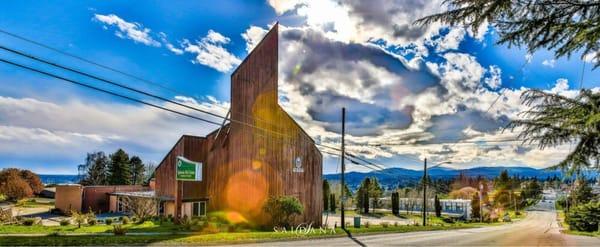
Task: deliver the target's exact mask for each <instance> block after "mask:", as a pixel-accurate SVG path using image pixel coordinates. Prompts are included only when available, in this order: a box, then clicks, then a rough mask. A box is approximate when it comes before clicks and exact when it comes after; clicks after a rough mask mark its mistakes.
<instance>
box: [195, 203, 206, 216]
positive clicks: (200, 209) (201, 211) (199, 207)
mask: <svg viewBox="0 0 600 247" xmlns="http://www.w3.org/2000/svg"><path fill="white" fill-rule="evenodd" d="M192 216H194V217H197V216H206V202H193V203H192Z"/></svg>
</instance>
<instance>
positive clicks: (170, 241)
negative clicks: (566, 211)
mask: <svg viewBox="0 0 600 247" xmlns="http://www.w3.org/2000/svg"><path fill="white" fill-rule="evenodd" d="M465 228H473V226H470V225H467V224H461V225H458V224H457V225H451V226H426V227H420V226H388V227H382V226H378V225H377V226H375V225H373V226H370V227H369V228H365V227H361V228H352V227H350V228H349V229H348V231H349V232H350V233H351V234H353V235H366V234H378V233H405V232H415V231H436V230H453V229H465ZM343 236H346V233H345V232H344V231H343V230H342V229H340V228H337V229H336V231H335V233H333V232H330V231H320V230H318V229H314V230H312V231H300V232H298V231H296V232H292V231H288V232H264V231H263V232H242V233H224V232H222V233H215V234H194V235H183V234H169V235H126V236H113V235H106V236H52V235H49V236H41V237H30V236H28V237H13V236H4V237H2V236H0V245H2V246H6V245H10V246H21V245H53V246H61V245H148V244H156V245H198V244H202V245H214V244H237V243H257V242H269V241H278V240H279V241H281V240H303V239H315V238H329V237H343Z"/></svg>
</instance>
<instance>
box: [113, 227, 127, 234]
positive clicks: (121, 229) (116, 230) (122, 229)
mask: <svg viewBox="0 0 600 247" xmlns="http://www.w3.org/2000/svg"><path fill="white" fill-rule="evenodd" d="M126 233H127V228H125V227H123V225H114V226H113V234H115V235H117V236H123V235H125V234H126Z"/></svg>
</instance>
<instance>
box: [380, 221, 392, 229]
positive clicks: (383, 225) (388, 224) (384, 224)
mask: <svg viewBox="0 0 600 247" xmlns="http://www.w3.org/2000/svg"><path fill="white" fill-rule="evenodd" d="M380 225H381V227H383V228H388V226H390V223H388V222H381V224H380Z"/></svg>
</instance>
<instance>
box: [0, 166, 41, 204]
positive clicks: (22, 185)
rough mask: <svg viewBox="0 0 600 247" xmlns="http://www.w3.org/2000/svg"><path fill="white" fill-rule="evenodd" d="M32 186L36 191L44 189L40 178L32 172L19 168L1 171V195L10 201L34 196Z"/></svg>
mask: <svg viewBox="0 0 600 247" xmlns="http://www.w3.org/2000/svg"><path fill="white" fill-rule="evenodd" d="M29 181H30V182H31V183H30V182H29ZM32 186H33V187H35V189H36V191H41V190H42V189H43V185H42V184H41V181H40V178H39V177H38V176H37V175H36V174H35V173H33V172H31V171H28V170H19V169H17V168H6V169H2V171H0V194H3V195H4V196H6V198H7V199H9V200H20V199H23V198H28V197H31V196H33V194H34V189H32Z"/></svg>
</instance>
